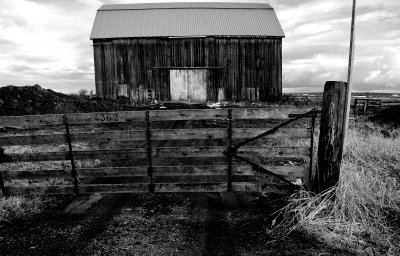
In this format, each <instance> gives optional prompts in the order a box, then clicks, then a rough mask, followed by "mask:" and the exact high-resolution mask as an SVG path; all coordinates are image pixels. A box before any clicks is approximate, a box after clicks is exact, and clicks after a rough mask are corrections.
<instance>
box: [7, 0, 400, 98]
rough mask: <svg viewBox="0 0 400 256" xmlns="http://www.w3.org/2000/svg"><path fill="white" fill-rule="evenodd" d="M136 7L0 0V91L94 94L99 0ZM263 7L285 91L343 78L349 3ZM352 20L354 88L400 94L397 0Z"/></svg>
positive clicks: (361, 1)
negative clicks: (277, 35) (273, 18)
mask: <svg viewBox="0 0 400 256" xmlns="http://www.w3.org/2000/svg"><path fill="white" fill-rule="evenodd" d="M243 1H245V0H242V1H238V2H243ZM133 2H137V0H12V1H11V0H10V1H6V0H2V1H1V2H0V86H6V85H9V84H13V85H33V84H40V85H42V86H43V87H45V88H50V89H53V90H56V91H60V92H64V93H70V92H77V91H79V89H88V90H92V89H94V71H93V56H92V55H93V54H92V47H91V41H90V40H89V36H90V31H91V28H92V24H93V21H94V17H95V14H96V10H97V9H98V8H99V7H100V6H101V5H102V4H103V3H133ZM141 2H160V1H149V0H147V1H146V0H144V1H141ZM249 2H262V1H249ZM266 2H268V3H270V4H271V5H273V7H274V8H275V11H276V13H277V15H278V18H279V19H280V21H281V24H282V27H283V29H284V31H285V33H286V38H285V39H284V41H283V78H284V79H283V88H284V92H307V91H322V89H323V85H324V83H325V81H328V80H337V81H345V80H346V74H347V63H348V52H349V40H350V39H349V38H350V20H351V5H352V0H336V1H331V0H267V1H266ZM356 23H357V24H356V55H355V67H354V73H353V74H354V85H353V89H354V90H356V91H385V92H400V1H399V0H384V1H382V0H358V3H357V21H356Z"/></svg>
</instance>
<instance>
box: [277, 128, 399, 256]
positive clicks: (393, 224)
mask: <svg viewBox="0 0 400 256" xmlns="http://www.w3.org/2000/svg"><path fill="white" fill-rule="evenodd" d="M398 134H399V130H391V128H390V127H389V128H388V127H383V126H380V125H377V124H373V123H370V122H361V123H358V124H356V126H355V127H354V128H352V129H350V130H349V134H348V140H347V143H348V144H347V152H346V155H345V159H344V162H343V167H342V172H341V176H340V181H339V183H338V185H337V186H336V187H334V188H332V189H330V190H328V191H325V192H324V193H322V194H320V195H315V194H312V193H310V192H307V191H300V192H298V193H296V194H294V195H293V196H292V197H291V199H290V203H289V205H287V206H286V207H285V208H284V209H283V211H282V212H281V216H280V217H282V215H283V221H282V222H281V223H280V224H278V225H277V226H275V227H274V228H273V230H272V231H271V233H272V234H274V235H275V236H284V235H285V234H287V233H288V232H290V231H292V230H302V231H303V232H306V233H310V234H313V235H315V237H316V238H317V239H321V240H323V241H324V242H326V243H328V244H331V245H332V246H335V247H342V248H343V247H346V248H349V249H350V250H354V251H355V252H357V253H363V254H364V253H365V254H371V252H368V250H369V251H373V253H378V254H380V253H382V252H385V253H386V254H387V255H399V254H398V253H400V251H399V248H398V246H397V245H396V243H398V239H399V234H400V233H399V220H400V143H399V142H400V141H399V139H400V137H399V136H398ZM396 240H397V242H396Z"/></svg>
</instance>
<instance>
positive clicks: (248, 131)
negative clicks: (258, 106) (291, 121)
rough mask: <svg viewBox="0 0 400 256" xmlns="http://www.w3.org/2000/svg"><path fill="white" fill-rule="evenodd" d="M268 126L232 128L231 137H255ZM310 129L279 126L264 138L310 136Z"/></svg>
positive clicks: (266, 129)
mask: <svg viewBox="0 0 400 256" xmlns="http://www.w3.org/2000/svg"><path fill="white" fill-rule="evenodd" d="M269 129H270V128H234V129H233V133H232V138H233V139H250V138H253V137H256V136H258V135H260V134H262V133H264V132H267V131H268V130H269ZM310 136H311V130H310V129H305V128H280V129H278V130H277V131H276V132H274V133H271V134H268V135H266V136H265V138H270V137H273V138H296V139H299V138H310Z"/></svg>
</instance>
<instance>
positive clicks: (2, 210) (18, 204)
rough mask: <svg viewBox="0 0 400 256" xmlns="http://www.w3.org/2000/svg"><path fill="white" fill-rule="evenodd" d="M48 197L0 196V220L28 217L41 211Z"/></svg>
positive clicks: (7, 220) (6, 220)
mask: <svg viewBox="0 0 400 256" xmlns="http://www.w3.org/2000/svg"><path fill="white" fill-rule="evenodd" d="M48 202H49V199H47V198H46V197H39V196H35V197H26V196H7V197H2V198H0V222H11V221H13V220H15V219H25V218H29V217H30V216H32V215H33V214H37V213H40V212H42V211H43V209H44V208H45V206H46V205H47V203H48Z"/></svg>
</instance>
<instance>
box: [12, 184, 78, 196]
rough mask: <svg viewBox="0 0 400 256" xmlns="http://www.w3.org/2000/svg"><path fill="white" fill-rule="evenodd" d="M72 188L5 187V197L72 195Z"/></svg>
mask: <svg viewBox="0 0 400 256" xmlns="http://www.w3.org/2000/svg"><path fill="white" fill-rule="evenodd" d="M73 193H74V186H16V187H5V194H6V195H41V194H73Z"/></svg>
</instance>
